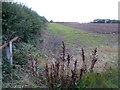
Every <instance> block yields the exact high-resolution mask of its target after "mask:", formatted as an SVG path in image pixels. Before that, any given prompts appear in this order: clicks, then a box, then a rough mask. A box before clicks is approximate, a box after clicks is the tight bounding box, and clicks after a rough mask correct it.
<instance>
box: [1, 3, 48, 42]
mask: <svg viewBox="0 0 120 90" xmlns="http://www.w3.org/2000/svg"><path fill="white" fill-rule="evenodd" d="M46 22H47V20H46V19H45V17H41V16H39V15H38V14H37V13H36V12H35V11H33V10H31V9H30V8H28V7H27V6H25V5H22V4H17V3H11V2H3V3H2V29H3V30H2V31H3V40H10V39H12V38H14V37H15V36H19V37H20V38H21V39H22V40H23V41H24V42H28V40H31V39H34V38H35V39H36V38H38V36H39V37H40V34H41V32H40V30H41V28H43V27H45V23H46Z"/></svg>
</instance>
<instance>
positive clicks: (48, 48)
mask: <svg viewBox="0 0 120 90" xmlns="http://www.w3.org/2000/svg"><path fill="white" fill-rule="evenodd" d="M91 25H92V26H91V27H92V28H93V27H96V26H94V25H93V24H91ZM95 25H96V24H95ZM102 25H103V24H102ZM114 25H115V24H114ZM74 26H75V25H74ZM74 26H72V25H71V24H69V23H67V25H65V24H64V25H63V24H60V23H49V24H48V26H47V29H46V30H43V34H42V37H43V38H44V42H43V44H42V46H41V52H42V53H44V54H45V55H46V56H47V58H48V60H47V61H46V62H45V61H43V62H41V65H40V66H42V67H43V66H44V65H45V63H48V65H52V64H53V63H55V62H56V60H57V61H58V60H59V57H60V56H61V53H62V51H61V47H62V46H61V45H62V41H64V42H65V45H66V53H67V54H68V53H69V54H70V55H72V56H73V59H72V60H71V64H70V67H71V68H72V67H73V65H74V62H75V60H77V61H78V63H79V65H78V66H77V68H80V67H81V64H82V58H81V48H84V50H85V60H86V63H87V66H89V65H90V64H91V59H92V58H91V52H92V51H93V50H94V49H95V48H97V50H98V51H97V55H98V61H97V62H96V65H95V67H94V71H95V72H104V71H106V70H107V71H109V69H111V68H112V69H114V68H117V60H118V48H117V47H118V38H117V36H118V34H117V33H114V34H113V33H110V34H105V33H102V34H101V33H96V32H93V33H92V32H89V31H88V30H87V29H85V27H87V28H89V27H90V24H88V25H87V24H83V25H82V26H84V27H83V28H84V29H83V28H74ZM76 26H78V27H80V26H79V25H78V24H77V25H76ZM98 26H99V27H98ZM103 26H104V25H103ZM105 26H106V24H105ZM108 26H109V25H108ZM91 27H90V28H91ZM100 27H101V25H99V24H97V28H95V29H94V30H91V31H98V32H99V29H100ZM98 28H99V29H98ZM102 28H106V29H108V28H107V26H106V27H102ZM102 28H101V29H102ZM113 29H114V32H117V30H118V29H117V27H116V26H113ZM108 30H109V29H108ZM106 31H107V30H106ZM111 31H112V30H111ZM111 31H110V32H111ZM102 32H103V31H102ZM65 66H66V65H65ZM114 71H116V69H115V70H113V72H111V76H112V75H113V73H114V75H117V73H116V72H114ZM93 77H94V75H93ZM93 77H92V76H91V78H93ZM103 77H104V78H105V77H106V78H107V76H104V75H103ZM106 78H105V84H107V83H108V86H99V85H95V86H89V87H117V86H116V85H115V84H114V85H113V84H112V81H109V80H107V79H106ZM100 80H102V79H100ZM106 80H107V81H106ZM112 80H117V77H116V79H115V78H113V77H112ZM90 81H92V80H91V79H90ZM95 82H96V81H95ZM109 82H111V85H112V86H111V85H110V83H109ZM116 82H117V81H116ZM102 84H103V83H102ZM102 84H101V85H102ZM109 85H110V86H109Z"/></svg>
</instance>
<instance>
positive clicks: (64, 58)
mask: <svg viewBox="0 0 120 90" xmlns="http://www.w3.org/2000/svg"><path fill="white" fill-rule="evenodd" d="M65 51H66V48H65V44H64V42H62V54H61V57H60V60H56V61H55V63H52V64H51V65H48V64H46V66H45V68H44V69H45V77H46V81H47V82H46V84H47V86H48V87H49V89H53V88H76V87H77V85H78V84H80V83H83V82H82V81H83V80H82V79H83V78H84V77H85V76H87V75H89V74H90V73H91V75H92V73H94V66H95V64H96V62H97V61H98V58H97V48H95V50H94V51H93V52H92V62H91V64H90V66H87V64H86V59H85V52H84V49H83V48H82V49H81V57H82V67H81V68H78V66H77V65H79V63H78V60H74V63H73V68H70V63H72V62H71V61H72V56H70V55H69V54H67V55H66V53H65ZM88 67H89V68H88ZM91 79H92V78H91Z"/></svg>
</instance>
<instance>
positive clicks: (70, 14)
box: [14, 0, 120, 22]
mask: <svg viewBox="0 0 120 90" xmlns="http://www.w3.org/2000/svg"><path fill="white" fill-rule="evenodd" d="M14 1H17V2H22V3H24V4H25V5H26V6H28V7H30V8H32V9H33V10H35V11H36V12H37V13H38V14H39V15H40V16H45V17H46V19H47V20H49V21H50V20H53V21H64V22H90V21H92V20H93V19H118V2H119V1H120V0H14Z"/></svg>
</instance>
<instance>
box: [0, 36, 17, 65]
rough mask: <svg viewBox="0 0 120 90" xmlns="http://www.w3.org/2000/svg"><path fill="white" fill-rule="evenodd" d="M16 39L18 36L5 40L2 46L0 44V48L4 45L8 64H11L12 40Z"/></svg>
mask: <svg viewBox="0 0 120 90" xmlns="http://www.w3.org/2000/svg"><path fill="white" fill-rule="evenodd" d="M17 39H18V37H15V38H13V39H12V40H10V41H9V42H5V43H4V44H3V45H2V46H0V49H3V48H4V47H5V50H6V56H7V59H8V62H9V63H10V65H12V64H13V56H12V42H13V41H16V40H17Z"/></svg>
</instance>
